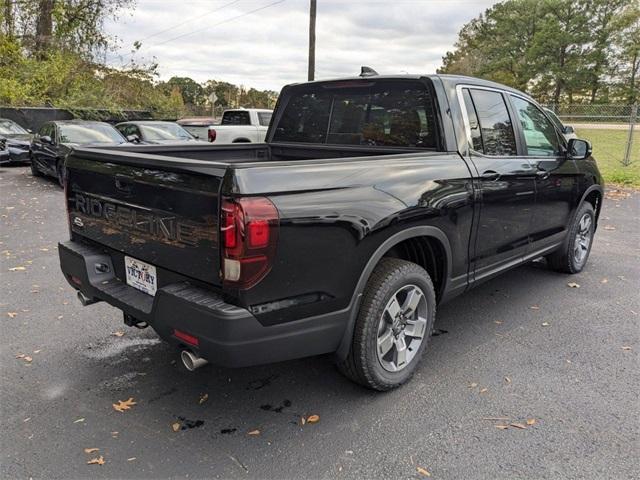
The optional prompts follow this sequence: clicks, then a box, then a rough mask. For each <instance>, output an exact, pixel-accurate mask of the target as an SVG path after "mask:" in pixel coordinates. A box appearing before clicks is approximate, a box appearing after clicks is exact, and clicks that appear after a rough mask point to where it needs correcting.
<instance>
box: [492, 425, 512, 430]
mask: <svg viewBox="0 0 640 480" xmlns="http://www.w3.org/2000/svg"><path fill="white" fill-rule="evenodd" d="M494 427H496V428H499V429H500V430H506V429H507V428H509V425H494Z"/></svg>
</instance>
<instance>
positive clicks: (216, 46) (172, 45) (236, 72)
mask: <svg viewBox="0 0 640 480" xmlns="http://www.w3.org/2000/svg"><path fill="white" fill-rule="evenodd" d="M274 1H276V0H236V1H235V2H234V1H232V0H213V1H212V0H138V2H137V5H136V7H135V8H134V9H131V10H125V11H123V12H121V14H120V16H119V18H118V19H116V20H112V21H109V22H107V24H106V29H107V32H108V33H110V34H112V35H115V36H116V37H117V39H118V42H119V45H120V50H119V51H117V52H111V53H110V54H108V56H107V61H108V63H109V64H111V65H115V66H118V65H122V64H123V63H127V62H128V61H129V60H130V59H131V58H133V59H135V60H136V61H150V60H153V59H155V61H157V62H158V64H159V71H160V75H161V78H162V79H168V78H169V77H171V76H174V75H177V76H189V77H192V78H193V79H195V80H196V81H199V82H203V81H206V80H208V79H217V80H225V81H229V82H232V83H235V84H242V85H245V86H251V87H256V88H260V89H267V88H268V89H272V90H279V89H280V88H281V87H282V86H283V85H285V84H287V83H293V82H301V81H305V80H306V78H307V49H308V28H309V16H308V15H309V13H308V8H309V2H308V0H285V1H283V2H281V3H278V4H276V5H272V6H270V7H267V8H263V7H265V6H267V5H269V4H271V3H274ZM493 3H495V2H494V1H489V0H422V1H419V0H415V1H407V0H398V1H391V0H390V1H380V0H370V1H366V0H351V1H339V0H318V19H317V28H316V78H317V79H322V78H333V77H344V76H351V75H355V74H357V73H358V72H359V71H360V66H361V65H369V66H371V67H373V68H374V69H376V70H377V71H378V72H380V73H387V74H392V73H402V72H409V73H433V72H434V71H435V69H436V68H438V67H439V66H440V64H441V57H442V56H443V55H444V54H445V52H446V51H447V50H451V49H452V48H453V43H454V42H455V40H456V37H457V33H458V31H459V30H460V28H461V27H462V25H464V23H466V22H468V21H469V20H471V19H472V18H474V17H476V16H478V15H479V14H480V13H482V12H483V11H484V10H485V9H486V8H488V7H490V6H491V5H492V4H493ZM260 8H263V9H262V10H260V11H257V12H255V13H252V14H248V15H247V13H248V12H250V11H252V10H256V9H260ZM236 17H237V18H236ZM176 37H177V38H176ZM135 41H141V43H142V48H141V49H140V50H139V51H138V52H137V53H136V54H135V55H134V56H131V55H130V51H131V48H132V45H133V42H135Z"/></svg>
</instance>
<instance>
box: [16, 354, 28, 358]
mask: <svg viewBox="0 0 640 480" xmlns="http://www.w3.org/2000/svg"><path fill="white" fill-rule="evenodd" d="M24 357H26V355H25V354H24V353H19V354H17V355H16V358H24Z"/></svg>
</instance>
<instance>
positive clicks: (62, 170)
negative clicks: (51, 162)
mask: <svg viewBox="0 0 640 480" xmlns="http://www.w3.org/2000/svg"><path fill="white" fill-rule="evenodd" d="M56 174H57V177H58V183H59V184H60V186H61V187H62V188H64V184H65V183H66V181H67V168H66V167H65V166H64V160H58V162H57V163H56Z"/></svg>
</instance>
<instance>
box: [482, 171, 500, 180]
mask: <svg viewBox="0 0 640 480" xmlns="http://www.w3.org/2000/svg"><path fill="white" fill-rule="evenodd" d="M480 178H481V179H482V180H498V178H500V174H499V173H498V172H495V171H493V170H487V171H486V172H483V173H482V175H480Z"/></svg>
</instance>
